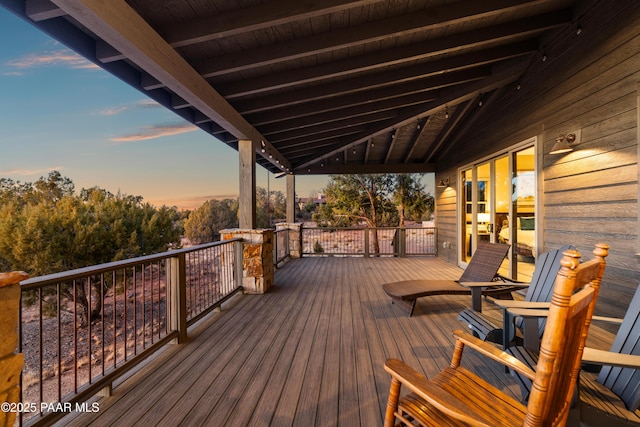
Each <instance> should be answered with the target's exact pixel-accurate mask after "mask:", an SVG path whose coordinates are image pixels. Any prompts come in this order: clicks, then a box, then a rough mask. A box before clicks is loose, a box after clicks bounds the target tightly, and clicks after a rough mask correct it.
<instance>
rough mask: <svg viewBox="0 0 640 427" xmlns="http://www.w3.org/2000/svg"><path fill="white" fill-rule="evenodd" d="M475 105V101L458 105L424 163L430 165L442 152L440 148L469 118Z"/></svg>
mask: <svg viewBox="0 0 640 427" xmlns="http://www.w3.org/2000/svg"><path fill="white" fill-rule="evenodd" d="M473 105H474V103H473V100H469V101H467V102H466V103H464V104H461V105H458V107H457V108H456V109H455V112H454V113H452V114H451V116H450V117H449V120H448V121H447V124H446V125H445V126H444V127H443V128H442V131H441V132H440V134H439V135H438V136H437V138H436V141H437V142H436V144H435V145H434V146H432V147H430V148H429V150H428V151H427V153H426V155H425V156H424V158H423V159H422V161H423V162H424V163H428V162H429V161H431V159H433V156H434V155H435V154H436V153H437V152H438V150H440V147H442V145H443V144H444V143H445V142H446V141H447V140H448V139H449V136H450V135H451V133H452V132H453V131H454V129H456V128H457V127H458V125H459V124H460V122H461V121H462V119H463V118H464V117H466V116H467V114H468V112H469V110H470V109H471V107H472V106H473Z"/></svg>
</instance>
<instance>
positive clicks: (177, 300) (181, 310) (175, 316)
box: [167, 253, 187, 344]
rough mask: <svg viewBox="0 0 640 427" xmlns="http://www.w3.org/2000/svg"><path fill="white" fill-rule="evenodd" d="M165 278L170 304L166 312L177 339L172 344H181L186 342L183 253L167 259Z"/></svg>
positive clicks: (185, 287)
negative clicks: (176, 333)
mask: <svg viewBox="0 0 640 427" xmlns="http://www.w3.org/2000/svg"><path fill="white" fill-rule="evenodd" d="M167 276H168V277H167V280H168V281H169V283H168V285H169V286H168V287H169V289H170V292H171V304H170V307H167V310H169V313H168V314H169V319H170V322H171V328H172V329H173V330H175V331H178V338H177V340H175V341H174V344H182V343H184V342H185V341H186V340H187V278H186V268H185V255H184V253H182V254H179V255H178V256H176V257H174V258H169V274H168V275H167Z"/></svg>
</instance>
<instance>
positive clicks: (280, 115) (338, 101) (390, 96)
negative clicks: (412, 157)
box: [245, 72, 489, 126]
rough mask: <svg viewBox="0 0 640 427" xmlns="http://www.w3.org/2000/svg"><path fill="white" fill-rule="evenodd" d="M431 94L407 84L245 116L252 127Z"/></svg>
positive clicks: (381, 105) (422, 98) (379, 107)
mask: <svg viewBox="0 0 640 427" xmlns="http://www.w3.org/2000/svg"><path fill="white" fill-rule="evenodd" d="M488 75H489V73H488V72H487V73H486V74H485V77H486V76H488ZM455 84H459V83H458V82H452V83H451V86H453V85H455ZM396 89H397V92H396ZM420 89H423V90H420ZM433 92H434V91H432V90H429V88H426V89H425V88H422V87H421V85H420V84H415V83H414V82H410V84H402V85H395V86H392V87H386V88H383V89H380V90H375V91H366V92H364V93H357V94H353V95H344V96H340V97H336V98H331V99H328V100H323V101H315V102H309V103H306V104H302V105H299V106H297V107H288V108H279V109H276V110H273V111H264V112H262V113H255V114H248V115H246V116H245V117H246V118H247V120H249V121H251V122H252V123H254V125H255V126H259V125H263V124H267V123H273V122H279V121H282V120H291V119H295V118H298V117H305V116H316V115H318V114H322V113H326V112H331V111H344V110H347V109H348V110H351V111H364V110H368V111H372V110H386V109H389V108H397V107H398V106H403V105H408V104H412V103H415V102H423V101H425V100H428V99H433V95H432V94H433Z"/></svg>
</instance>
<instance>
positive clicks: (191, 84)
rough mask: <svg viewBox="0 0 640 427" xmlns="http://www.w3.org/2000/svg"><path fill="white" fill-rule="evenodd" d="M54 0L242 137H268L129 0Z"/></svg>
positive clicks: (110, 43) (108, 42) (136, 62)
mask: <svg viewBox="0 0 640 427" xmlns="http://www.w3.org/2000/svg"><path fill="white" fill-rule="evenodd" d="M53 2H54V4H56V5H57V6H59V7H60V8H61V9H63V10H64V11H65V12H66V13H67V14H69V15H70V16H72V17H73V18H74V19H75V20H76V21H78V22H79V23H81V24H82V25H84V26H85V27H87V28H91V30H92V32H93V33H95V34H96V35H97V36H98V37H100V38H101V39H102V40H104V41H105V42H106V43H107V44H109V45H110V46H112V47H113V48H114V49H116V50H118V51H119V52H121V53H123V54H124V55H125V56H126V57H127V58H129V60H131V61H132V62H133V63H135V64H136V65H137V66H139V67H140V68H142V69H143V70H144V71H145V72H147V73H148V74H149V75H151V76H153V77H154V78H155V79H157V80H158V81H160V82H162V84H164V85H165V86H166V87H167V88H169V89H171V91H172V92H173V93H175V94H176V95H178V96H180V97H182V98H183V99H185V100H186V101H187V102H189V104H191V105H192V106H193V107H194V108H196V109H197V110H199V111H200V112H202V113H203V114H205V115H206V116H208V117H210V118H211V119H212V120H213V121H214V122H216V123H218V124H219V125H220V126H222V127H223V128H225V129H226V130H227V131H228V132H229V133H231V134H232V135H233V136H235V137H236V138H238V139H252V138H255V139H260V140H266V138H264V137H263V136H262V135H260V133H259V132H258V131H257V130H256V129H255V128H254V127H253V126H252V125H251V124H249V122H247V121H246V120H245V119H244V117H242V116H241V115H240V113H238V112H237V111H236V110H235V109H234V108H233V107H232V106H231V105H230V104H229V103H228V102H227V101H226V100H225V99H224V98H223V97H222V96H221V95H220V94H219V93H218V92H216V91H215V90H214V89H213V88H212V87H211V85H210V84H209V83H208V82H207V81H206V80H205V79H203V78H202V77H201V76H200V75H199V74H198V73H197V72H196V71H195V70H194V69H193V68H192V67H191V66H190V65H189V63H187V61H186V60H185V59H184V58H182V57H181V56H180V55H179V54H178V53H177V52H176V51H175V50H174V49H173V48H172V47H171V46H169V44H167V43H166V42H165V41H164V39H162V37H160V35H159V34H158V33H156V32H155V31H154V30H153V28H151V26H150V25H149V24H147V22H146V21H144V20H143V19H142V18H141V17H140V15H138V14H137V13H136V12H135V11H134V10H133V9H132V8H131V7H130V6H129V5H128V4H127V3H126V2H125V1H124V0H110V1H108V2H105V1H101V0H53ZM271 148H272V149H273V151H274V152H276V153H277V150H275V148H273V147H271ZM277 154H278V158H279V160H280V162H286V160H285V159H284V157H283V156H281V155H280V154H279V153H277ZM286 166H287V167H291V165H290V164H289V163H288V162H286Z"/></svg>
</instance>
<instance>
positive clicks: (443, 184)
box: [438, 177, 449, 188]
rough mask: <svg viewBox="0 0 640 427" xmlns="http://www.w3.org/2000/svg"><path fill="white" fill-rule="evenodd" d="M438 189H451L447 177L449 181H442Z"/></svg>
mask: <svg viewBox="0 0 640 427" xmlns="http://www.w3.org/2000/svg"><path fill="white" fill-rule="evenodd" d="M438 187H439V188H449V178H448V177H447V179H441V180H440V182H439V183H438Z"/></svg>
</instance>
